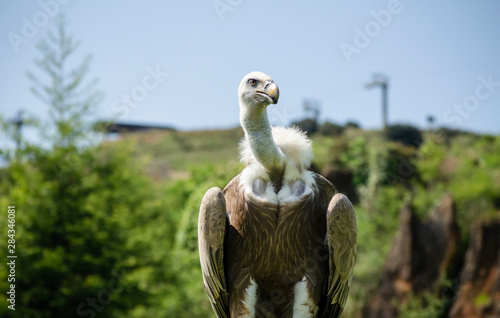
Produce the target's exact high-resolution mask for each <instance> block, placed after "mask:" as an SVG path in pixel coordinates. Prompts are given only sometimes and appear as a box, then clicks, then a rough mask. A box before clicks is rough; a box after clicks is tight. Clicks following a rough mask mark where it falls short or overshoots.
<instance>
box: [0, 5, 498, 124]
mask: <svg viewBox="0 0 500 318" xmlns="http://www.w3.org/2000/svg"><path fill="white" fill-rule="evenodd" d="M61 2H65V4H57V7H55V6H54V5H53V4H54V3H58V2H57V1H56V0H41V1H1V2H0V35H1V40H0V61H1V70H2V72H0V87H1V91H2V97H3V100H2V102H1V103H0V113H1V114H3V115H5V116H7V117H10V116H14V114H15V112H16V111H17V110H18V109H20V108H23V109H26V110H27V111H29V112H31V113H34V114H37V115H39V116H42V117H43V116H45V114H46V111H47V106H46V105H44V104H42V103H41V102H40V101H39V100H38V99H36V98H35V97H34V96H33V95H31V93H30V92H29V91H28V88H29V81H28V79H27V77H26V75H25V72H26V71H27V70H35V66H34V63H33V59H34V58H35V57H37V56H38V52H37V50H36V48H35V44H36V43H37V42H38V41H39V40H40V39H42V38H43V36H44V35H45V34H46V33H47V31H48V30H49V29H50V28H51V27H52V26H53V22H54V21H53V20H54V19H53V18H51V17H49V15H48V14H47V13H45V11H44V9H43V6H42V5H41V4H40V3H47V6H48V8H49V9H48V10H49V11H50V10H55V11H57V12H63V13H64V14H65V16H66V19H67V20H68V21H69V30H70V32H72V33H73V34H74V35H75V37H76V38H77V39H79V40H81V42H82V45H81V47H80V49H79V51H78V54H79V56H83V55H85V54H87V53H92V54H93V61H92V63H91V76H92V77H96V78H98V79H99V80H100V83H99V88H100V89H101V90H102V91H103V92H104V94H105V98H104V100H103V102H102V103H101V104H100V105H99V108H98V112H97V113H96V114H95V115H96V117H97V118H109V117H112V116H117V117H119V119H120V120H123V121H128V122H146V123H155V124H161V125H171V126H174V127H176V128H179V129H182V130H190V129H204V128H225V127H232V126H236V125H238V111H239V110H238V102H237V86H238V84H239V81H240V80H241V78H242V77H243V76H244V75H245V74H247V73H248V72H250V71H254V70H259V71H263V72H265V73H267V74H269V75H270V76H271V77H273V78H274V80H275V82H276V83H277V84H278V86H279V88H280V100H279V103H278V105H276V106H271V107H270V108H269V111H270V117H271V120H272V122H273V123H274V124H277V125H283V124H288V123H289V122H290V120H294V119H297V118H301V117H303V115H304V112H303V109H302V103H303V100H304V99H310V98H312V99H316V100H318V101H319V102H320V103H321V105H322V113H321V119H322V120H331V121H335V122H338V123H341V124H343V123H345V122H346V121H356V122H358V123H359V124H360V125H361V126H362V127H363V128H368V129H369V128H380V127H381V124H382V118H381V111H380V90H379V89H371V90H367V89H365V88H364V84H366V83H367V82H369V81H370V78H371V74H372V73H374V72H383V73H385V74H386V75H388V77H389V78H390V91H389V122H390V123H411V124H414V125H417V126H419V127H422V128H424V127H426V126H427V123H426V117H427V115H433V116H435V118H436V124H437V125H438V126H449V127H453V128H459V129H465V130H473V131H476V132H485V133H493V134H498V133H500V123H499V122H500V18H499V16H500V2H499V1H492V0H480V1H465V0H462V1H451V0H447V1H430V0H428V1H417V0H414V1H410V0H401V1H394V0H392V1H387V0H381V1H379V0H377V1H373V0H372V1H308V2H306V1H249V0H217V1H213V0H204V1H143V2H139V1H105V2H104V1H95V0H92V1H76V0H73V1H71V0H65V1H62V0H61ZM50 3H52V5H48V4H50ZM223 4H225V5H226V9H228V10H227V11H225V12H219V13H218V12H217V10H216V7H215V5H220V6H222V5H223ZM46 10H47V9H46ZM381 10H385V11H382V12H381ZM49 13H50V12H49ZM44 17H48V19H46V20H45V19H44ZM34 19H35V20H36V19H38V20H36V21H35V22H37V24H38V25H39V26H36V25H35V28H36V30H37V33H36V34H34V35H33V34H26V26H25V24H26V20H28V21H31V23H34V22H33V20H34ZM23 27H24V28H25V30H24V35H23ZM358 30H361V32H363V34H365V35H360V33H359V32H360V31H358ZM14 33H15V34H16V35H18V36H20V37H24V38H25V42H26V43H23V44H18V45H13V44H12V43H11V42H12V37H13V34H14ZM366 33H368V34H369V35H366ZM26 35H29V36H31V38H28V37H27V36H26ZM363 37H364V39H363ZM9 38H10V39H9ZM363 40H364V43H360V41H361V42H363ZM356 43H357V44H356ZM342 46H343V47H344V48H347V47H349V46H350V47H349V48H350V49H352V50H355V51H356V53H352V54H351V55H348V54H344V53H343V52H342V49H341V47H342ZM16 50H17V52H16ZM352 52H354V51H352ZM152 70H158V71H159V72H160V73H159V75H157V80H155V79H154V77H151V76H150V75H148V74H150V73H151V72H152ZM164 73H168V76H165V75H164ZM148 76H149V77H148ZM488 82H489V84H488ZM485 83H486V84H485ZM496 83H498V84H496ZM144 92H146V95H144ZM124 95H129V96H132V97H131V100H132V102H131V103H133V104H129V105H133V107H131V106H127V104H126V102H125V100H124V97H123V96H124ZM134 96H135V97H134ZM134 98H135V99H134ZM464 103H465V104H466V105H465V106H457V104H462V105H463V104H464Z"/></svg>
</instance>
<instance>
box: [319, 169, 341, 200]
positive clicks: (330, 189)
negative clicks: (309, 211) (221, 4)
mask: <svg viewBox="0 0 500 318" xmlns="http://www.w3.org/2000/svg"><path fill="white" fill-rule="evenodd" d="M314 180H315V181H316V187H317V188H318V194H319V196H320V197H322V198H324V199H325V200H327V201H328V202H330V199H331V198H332V197H333V196H334V195H335V193H337V189H335V187H334V186H333V184H332V183H331V182H330V181H328V180H327V179H326V178H325V177H323V176H322V175H320V174H318V173H314Z"/></svg>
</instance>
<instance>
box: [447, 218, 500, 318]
mask: <svg viewBox="0 0 500 318" xmlns="http://www.w3.org/2000/svg"><path fill="white" fill-rule="evenodd" d="M449 317H450V318H459V317H460V318H469V317H470V318H494V317H500V220H499V221H496V222H493V223H489V224H479V223H477V224H475V225H474V226H473V228H472V231H471V238H470V243H469V248H468V249H467V253H466V255H465V264H464V267H463V269H462V273H461V275H460V288H459V292H458V297H457V299H456V300H455V302H454V304H453V307H452V309H451V311H450V316H449Z"/></svg>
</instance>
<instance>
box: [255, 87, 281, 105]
mask: <svg viewBox="0 0 500 318" xmlns="http://www.w3.org/2000/svg"><path fill="white" fill-rule="evenodd" d="M257 94H259V95H262V96H265V97H266V98H267V99H268V100H269V103H270V104H277V103H278V98H279V97H280V90H279V89H278V85H276V84H275V83H273V82H267V83H266V85H265V86H264V90H262V91H257Z"/></svg>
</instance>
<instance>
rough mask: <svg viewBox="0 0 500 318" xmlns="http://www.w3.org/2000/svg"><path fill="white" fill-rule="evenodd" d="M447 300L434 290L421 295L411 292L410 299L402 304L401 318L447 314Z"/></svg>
mask: <svg viewBox="0 0 500 318" xmlns="http://www.w3.org/2000/svg"><path fill="white" fill-rule="evenodd" d="M445 309H446V301H445V300H443V299H441V298H440V297H438V295H436V294H434V293H432V292H424V293H422V294H420V295H415V294H413V293H412V294H411V295H410V300H409V301H408V302H407V303H405V304H401V306H400V315H399V317H401V318H428V317H436V318H439V317H447V316H445V312H444V311H445Z"/></svg>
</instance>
